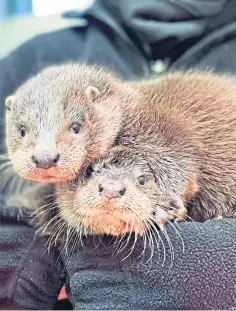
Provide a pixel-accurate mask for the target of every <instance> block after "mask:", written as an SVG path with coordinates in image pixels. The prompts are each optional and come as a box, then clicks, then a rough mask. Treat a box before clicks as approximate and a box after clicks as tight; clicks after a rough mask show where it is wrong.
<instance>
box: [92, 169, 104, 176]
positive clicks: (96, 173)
mask: <svg viewBox="0 0 236 311" xmlns="http://www.w3.org/2000/svg"><path fill="white" fill-rule="evenodd" d="M101 172H102V169H101V168H98V167H96V168H94V170H93V174H92V176H97V175H99V174H101Z"/></svg>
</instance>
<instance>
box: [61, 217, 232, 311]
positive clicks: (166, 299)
mask: <svg viewBox="0 0 236 311" xmlns="http://www.w3.org/2000/svg"><path fill="white" fill-rule="evenodd" d="M176 229H177V230H178V231H179V234H180V235H181V237H182V240H183V241H181V239H180V237H179V235H178V234H177V233H176V230H175V229H174V228H173V227H172V226H171V225H167V226H166V230H167V234H168V236H169V243H168V241H167V239H166V238H165V237H164V235H163V234H161V237H162V240H163V243H164V248H165V251H166V254H165V255H164V252H163V246H162V244H161V243H160V245H159V250H158V248H157V247H156V248H155V250H154V253H153V254H151V252H150V250H151V249H152V248H151V247H150V245H149V244H148V242H147V244H146V249H145V251H144V252H143V249H144V246H145V245H144V242H143V241H144V240H143V239H142V238H140V239H138V241H137V243H136V245H135V247H134V249H133V251H132V252H131V254H130V255H129V256H128V258H127V259H125V257H126V256H127V255H128V250H130V247H131V246H132V245H133V241H130V242H129V245H127V246H126V247H125V249H124V250H123V251H120V252H119V253H116V254H113V252H114V247H113V246H112V245H113V243H114V238H113V239H112V238H110V237H106V238H101V237H100V238H99V237H88V238H85V239H83V247H82V246H81V247H80V248H79V249H78V250H77V251H76V252H75V253H74V254H73V256H72V257H71V258H70V260H69V258H68V256H65V254H64V261H65V262H67V264H68V273H69V279H68V286H67V291H68V295H69V297H70V299H71V301H72V303H73V304H74V308H75V309H77V310H78V309H79V310H82V309H83V310H94V309H96V310H108V309H115V310H121V309H123V310H128V309H129V310H138V309H142V310H144V309H146V310H147V309H149V310H150V309H152V310H154V309H159V310H170V309H171V310H201V309H204V310H207V309H208V310H209V309H221V310H223V309H235V308H236V220H212V221H207V222H205V223H194V222H189V223H186V222H185V223H179V224H178V226H177V227H176ZM182 242H183V243H184V247H185V249H184V251H183V243H182ZM170 243H171V245H172V251H170V249H171V247H170ZM142 252H143V254H144V255H142ZM171 254H172V257H171ZM164 256H165V260H164ZM163 261H164V263H163Z"/></svg>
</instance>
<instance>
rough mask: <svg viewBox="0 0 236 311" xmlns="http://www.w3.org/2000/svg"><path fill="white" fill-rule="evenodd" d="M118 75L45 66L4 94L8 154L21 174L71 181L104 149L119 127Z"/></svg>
mask: <svg viewBox="0 0 236 311" xmlns="http://www.w3.org/2000/svg"><path fill="white" fill-rule="evenodd" d="M127 101H130V96H129V94H128V93H127V94H126V93H125V92H124V90H123V89H122V91H120V89H119V83H118V79H116V78H115V77H114V76H113V75H112V74H110V73H108V72H106V71H104V70H103V69H101V68H99V67H95V66H87V65H73V64H69V65H64V66H58V67H51V68H48V69H45V70H44V71H42V72H41V73H40V74H38V75H37V76H36V77H34V78H32V79H30V80H29V81H28V82H26V83H25V84H24V85H23V86H22V87H21V88H20V89H19V90H17V92H16V93H15V94H14V95H13V96H10V97H8V98H7V99H6V108H7V113H6V132H7V146H8V153H9V158H10V159H11V161H12V164H13V167H14V169H15V171H16V172H17V173H18V174H19V175H20V176H21V177H23V178H25V179H29V180H34V181H39V182H45V183H57V182H62V181H66V180H71V179H73V178H74V177H75V172H78V171H79V170H80V169H81V168H82V167H85V166H86V165H87V164H88V163H90V162H91V161H93V160H94V159H97V158H99V157H102V156H104V155H105V154H106V152H107V150H108V148H109V147H110V146H111V145H112V144H113V142H114V140H115V138H116V136H117V134H118V131H119V129H120V126H121V121H122V120H121V119H122V116H121V109H120V104H121V102H127Z"/></svg>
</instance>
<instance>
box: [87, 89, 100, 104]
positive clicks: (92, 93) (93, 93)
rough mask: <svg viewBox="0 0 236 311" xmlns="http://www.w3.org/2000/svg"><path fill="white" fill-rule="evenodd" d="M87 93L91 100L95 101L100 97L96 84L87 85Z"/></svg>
mask: <svg viewBox="0 0 236 311" xmlns="http://www.w3.org/2000/svg"><path fill="white" fill-rule="evenodd" d="M85 95H86V96H87V97H88V99H89V100H91V101H92V102H93V101H94V100H95V99H97V98H98V97H99V95H100V92H99V90H98V89H97V88H96V87H95V86H92V85H90V86H88V87H87V89H86V91H85Z"/></svg>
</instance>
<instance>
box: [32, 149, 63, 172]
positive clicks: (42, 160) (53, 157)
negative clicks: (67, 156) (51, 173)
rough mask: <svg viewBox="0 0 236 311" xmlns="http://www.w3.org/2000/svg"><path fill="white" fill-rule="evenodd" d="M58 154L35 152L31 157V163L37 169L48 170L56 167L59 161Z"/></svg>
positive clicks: (55, 152) (53, 152)
mask: <svg viewBox="0 0 236 311" xmlns="http://www.w3.org/2000/svg"><path fill="white" fill-rule="evenodd" d="M59 157H60V155H59V153H58V152H57V151H51V152H48V151H43V150H41V151H37V152H35V153H34V154H33V155H32V161H33V162H34V163H35V165H36V167H37V168H43V169H48V168H51V167H53V166H56V165H57V163H58V161H59Z"/></svg>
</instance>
